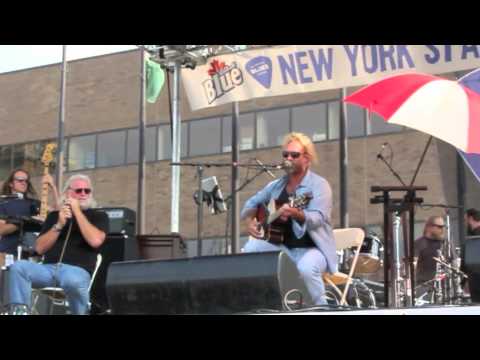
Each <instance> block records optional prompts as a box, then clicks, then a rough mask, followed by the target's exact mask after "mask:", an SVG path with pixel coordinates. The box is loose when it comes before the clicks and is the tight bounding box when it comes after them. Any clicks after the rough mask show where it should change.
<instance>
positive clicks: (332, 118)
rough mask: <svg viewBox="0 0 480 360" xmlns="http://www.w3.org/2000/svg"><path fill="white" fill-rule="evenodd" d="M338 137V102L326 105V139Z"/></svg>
mask: <svg viewBox="0 0 480 360" xmlns="http://www.w3.org/2000/svg"><path fill="white" fill-rule="evenodd" d="M339 137H340V102H339V101H331V102H329V103H328V138H329V139H330V140H333V139H338V138H339Z"/></svg>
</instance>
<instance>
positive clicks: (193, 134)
mask: <svg viewBox="0 0 480 360" xmlns="http://www.w3.org/2000/svg"><path fill="white" fill-rule="evenodd" d="M220 121H221V119H220V118H212V119H204V120H198V121H191V122H190V156H195V155H207V154H218V153H220V136H221V134H220V126H221V123H220Z"/></svg>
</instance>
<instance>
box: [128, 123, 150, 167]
mask: <svg viewBox="0 0 480 360" xmlns="http://www.w3.org/2000/svg"><path fill="white" fill-rule="evenodd" d="M156 140H157V128H156V127H154V126H153V127H147V128H146V129H145V160H146V161H155V160H156V156H155V155H156V154H155V152H156V151H155V150H156V149H155V147H156ZM136 163H138V129H130V130H128V134H127V164H136Z"/></svg>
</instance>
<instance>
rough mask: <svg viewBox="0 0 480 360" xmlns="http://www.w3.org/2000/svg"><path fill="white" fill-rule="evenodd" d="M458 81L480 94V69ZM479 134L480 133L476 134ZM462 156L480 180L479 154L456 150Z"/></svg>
mask: <svg viewBox="0 0 480 360" xmlns="http://www.w3.org/2000/svg"><path fill="white" fill-rule="evenodd" d="M458 82H459V83H460V84H462V85H464V86H466V87H468V88H470V89H471V90H473V91H475V92H476V93H477V94H480V69H477V70H474V71H472V72H471V73H468V74H467V75H465V76H464V77H462V78H461V79H460V80H458ZM478 136H480V134H478ZM458 152H459V153H460V155H461V156H462V158H463V160H464V161H465V164H467V166H468V168H469V169H470V171H471V172H472V173H473V175H474V176H475V178H476V179H477V181H479V182H480V155H479V154H467V153H464V152H463V151H460V150H459V151H458Z"/></svg>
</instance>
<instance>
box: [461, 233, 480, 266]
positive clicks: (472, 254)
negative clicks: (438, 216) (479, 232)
mask: <svg viewBox="0 0 480 360" xmlns="http://www.w3.org/2000/svg"><path fill="white" fill-rule="evenodd" d="M464 258H465V267H466V269H467V270H468V272H472V273H479V274H480V236H469V237H467V239H466V241H465V254H464Z"/></svg>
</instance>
